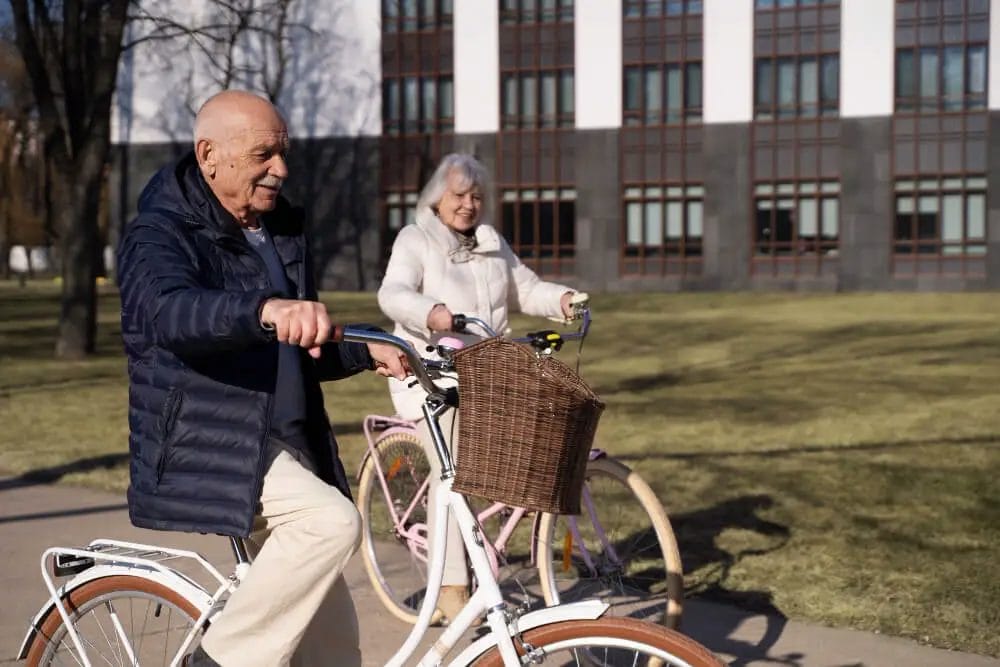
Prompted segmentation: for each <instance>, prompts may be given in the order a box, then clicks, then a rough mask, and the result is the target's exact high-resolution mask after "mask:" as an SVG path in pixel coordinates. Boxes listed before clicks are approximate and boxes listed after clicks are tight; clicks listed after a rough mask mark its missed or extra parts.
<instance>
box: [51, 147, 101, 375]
mask: <svg viewBox="0 0 1000 667" xmlns="http://www.w3.org/2000/svg"><path fill="white" fill-rule="evenodd" d="M82 162H83V163H84V165H87V163H88V162H89V161H87V160H82ZM54 171H55V176H54V178H53V182H52V184H51V186H52V189H51V193H52V195H51V196H52V205H53V208H54V209H55V218H56V220H55V222H56V228H57V229H58V230H59V247H60V256H61V257H60V260H61V275H62V299H61V310H60V317H59V337H58V339H57V340H56V356H58V357H61V358H63V359H80V358H83V357H84V356H86V355H87V354H90V353H91V352H93V351H94V348H95V343H96V340H97V287H96V282H95V281H96V279H97V257H98V254H99V253H98V250H99V249H98V243H97V241H98V230H97V202H98V198H99V194H97V193H100V191H101V178H102V172H101V170H100V169H97V170H96V171H95V170H94V169H93V168H92V167H91V168H90V169H88V168H86V166H84V167H82V168H80V169H78V170H74V171H73V172H72V173H68V170H66V171H63V170H54Z"/></svg>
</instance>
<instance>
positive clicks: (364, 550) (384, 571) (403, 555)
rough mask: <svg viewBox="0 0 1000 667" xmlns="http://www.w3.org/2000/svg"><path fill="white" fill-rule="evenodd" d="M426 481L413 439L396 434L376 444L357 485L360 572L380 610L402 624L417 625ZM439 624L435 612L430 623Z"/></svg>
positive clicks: (423, 582)
mask: <svg viewBox="0 0 1000 667" xmlns="http://www.w3.org/2000/svg"><path fill="white" fill-rule="evenodd" d="M376 459H377V461H378V467H379V468H381V470H382V476H380V475H379V471H378V469H376V466H375V461H376ZM428 475H430V463H429V462H428V461H427V455H426V454H425V453H424V448H423V445H421V444H420V440H419V438H417V436H416V434H414V433H406V432H395V433H389V434H388V435H385V436H384V437H382V438H381V439H380V440H378V441H377V442H376V443H375V452H374V454H373V457H372V458H369V459H368V460H367V461H366V462H365V466H364V468H363V469H362V471H361V481H360V482H359V485H358V508H359V509H360V510H361V520H362V525H363V529H362V532H361V556H362V560H363V561H364V564H365V570H366V571H367V572H368V578H369V579H370V580H371V582H372V587H373V588H374V589H375V593H376V595H377V596H378V598H379V600H381V601H382V604H384V605H385V608H386V609H388V610H389V611H390V612H391V613H392V615H393V616H395V617H396V618H398V619H399V620H401V621H404V622H406V623H416V622H417V615H418V613H419V611H420V605H421V604H422V603H423V600H424V597H425V595H426V591H427V560H428V556H429V554H428V543H429V542H428V535H427V493H426V488H424V486H423V484H424V480H426V479H427V477H428ZM383 479H384V481H385V490H384V489H383V487H382V481H383ZM386 490H387V491H388V495H387V493H386ZM439 618H440V613H439V612H437V611H435V614H434V617H433V619H432V620H433V621H437V620H438V619H439Z"/></svg>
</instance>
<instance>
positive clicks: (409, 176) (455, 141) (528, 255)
mask: <svg viewBox="0 0 1000 667" xmlns="http://www.w3.org/2000/svg"><path fill="white" fill-rule="evenodd" d="M313 4H314V5H324V4H330V9H329V12H330V13H329V15H328V16H327V17H326V18H327V19H328V20H329V23H328V24H327V25H336V30H337V31H339V32H338V34H343V35H348V36H350V39H352V40H355V42H353V43H352V45H351V46H348V47H345V46H344V45H343V44H342V43H341V42H342V41H343V40H340V39H333V38H327V39H325V40H323V41H324V43H325V44H327V45H328V46H327V48H328V50H329V48H332V47H329V45H330V44H334V45H336V44H340V46H339V48H340V49H341V50H340V51H339V56H338V54H336V53H333V54H329V53H326V54H321V55H322V56H323V57H325V58H327V59H328V60H327V62H330V63H331V65H333V67H331V68H329V69H325V68H323V67H312V68H308V71H309V72H310V73H311V74H310V75H311V76H312V77H313V79H312V81H313V83H312V87H313V89H316V88H317V86H318V87H319V89H321V91H323V92H320V93H319V94H316V92H315V90H314V92H313V94H312V96H311V97H309V96H303V95H301V94H300V93H299V92H297V91H296V90H295V89H294V86H293V87H292V89H290V90H289V92H288V93H287V95H286V96H285V97H282V96H278V102H279V104H281V105H282V108H283V109H285V108H286V107H291V110H290V111H289V110H287V109H286V113H287V114H288V115H289V118H290V126H291V131H292V134H293V137H294V140H293V158H295V155H296V154H298V155H300V156H302V157H301V158H300V159H296V162H295V163H293V170H295V171H293V173H294V174H295V176H293V179H292V181H291V182H290V184H289V185H290V187H291V190H290V194H291V195H292V196H293V198H298V199H300V200H303V201H305V202H306V205H307V210H308V211H309V212H310V220H311V224H312V236H313V243H314V246H315V247H317V248H318V249H319V250H320V266H323V267H324V269H323V274H324V282H323V284H324V286H325V287H328V288H362V289H371V288H374V287H376V286H377V284H378V280H379V277H380V271H381V269H382V267H383V266H384V261H385V259H386V257H387V255H388V251H389V248H390V247H391V243H392V240H393V238H394V237H395V234H396V232H398V230H399V229H400V228H401V227H402V226H403V225H405V224H408V222H409V221H411V220H412V217H413V205H414V203H415V201H416V197H417V193H418V192H419V189H420V187H421V186H422V184H423V183H424V182H425V181H426V179H427V178H428V177H429V175H430V173H431V171H432V170H433V168H434V166H435V165H436V163H437V161H438V160H439V159H440V157H441V156H442V155H444V154H445V153H447V152H450V151H455V150H461V151H468V152H472V153H475V154H476V155H477V156H478V157H479V158H480V159H481V160H482V161H483V162H484V163H485V164H486V165H487V166H488V168H489V169H490V172H491V173H492V174H493V176H494V184H493V185H494V192H493V193H491V197H490V202H489V203H490V208H491V213H492V218H493V221H494V224H495V225H496V226H497V227H498V228H499V229H500V230H501V231H502V232H503V234H504V235H505V236H506V237H507V239H508V240H509V241H510V243H511V245H512V246H513V248H514V249H515V251H516V252H517V253H518V254H519V255H520V256H521V257H522V258H523V259H524V261H525V262H526V263H528V264H529V265H531V266H533V267H534V268H536V270H538V271H539V272H540V273H542V274H543V275H545V276H549V277H554V278H558V279H560V280H565V281H567V282H571V283H573V284H576V285H580V286H582V287H583V288H585V289H589V290H593V291H625V290H684V289H727V290H728V289H789V290H796V289H820V290H869V289H876V290H883V289H902V290H911V289H930V290H951V289H993V288H997V287H1000V150H998V151H993V150H991V148H992V147H993V146H994V145H997V146H998V147H1000V125H998V123H1000V62H998V60H1000V54H995V53H994V50H993V49H991V48H990V46H991V44H994V43H1000V42H997V38H998V36H1000V11H998V7H995V6H993V7H991V2H990V0H575V1H574V0H499V1H498V2H494V1H491V0H383V1H382V2H381V3H376V2H375V0H366V1H365V2H356V3H345V6H341V7H340V8H339V9H336V8H334V7H333V5H335V4H336V3H319V2H317V3H313ZM992 4H997V3H992ZM307 18H308V17H307ZM321 19H322V17H320V18H319V19H317V18H316V17H312V18H311V19H310V20H313V21H317V20H321ZM321 50H322V49H321ZM136 57H137V58H141V57H142V56H141V55H140V56H136ZM310 57H311V58H312V60H310ZM318 58H320V56H318V55H316V54H315V53H314V54H313V55H312V56H309V55H308V54H303V56H302V60H303V67H305V66H306V65H309V64H310V63H312V64H315V62H316V59H318ZM342 58H346V60H342ZM131 66H132V67H134V68H136V67H138V68H139V69H141V66H139V65H136V64H135V63H132V65H131ZM126 71H127V70H126ZM330 79H334V81H333V82H332V83H331V81H330ZM132 80H133V85H132V86H131V88H126V89H125V92H124V93H122V92H120V94H119V97H120V99H119V103H118V108H119V117H120V118H131V119H133V122H132V126H131V130H130V132H125V133H123V132H120V133H119V138H120V141H119V143H120V146H119V151H118V156H119V162H118V169H117V170H116V173H117V174H118V180H117V181H116V187H117V190H116V191H117V192H120V193H122V194H121V197H120V201H119V216H120V218H121V219H122V220H124V219H127V217H128V215H129V210H130V207H129V205H128V202H129V198H130V197H133V198H134V195H135V194H136V188H137V187H139V186H140V185H139V183H140V181H142V180H144V178H145V177H146V176H148V173H149V171H150V169H151V166H152V165H153V164H155V163H157V161H162V157H163V155H164V152H165V151H166V152H171V151H172V152H175V153H176V152H178V151H179V150H181V149H182V148H183V147H184V145H185V144H184V140H181V141H178V139H177V137H172V138H170V140H168V141H164V140H162V139H161V140H153V141H144V140H143V135H142V132H143V131H146V132H148V130H143V124H142V123H141V122H139V123H136V122H135V120H134V119H135V118H136V117H137V116H141V114H139V113H137V109H140V107H141V106H142V105H141V104H139V102H140V101H141V100H143V99H145V96H146V95H148V93H145V92H143V91H142V90H141V88H142V86H143V85H144V84H142V83H138V84H136V83H134V82H137V81H141V80H143V79H142V77H136V76H133V77H132ZM317 82H318V83H317ZM345 82H346V83H345ZM145 85H148V83H146V84H145ZM208 92H211V90H210V89H209V90H208V91H207V92H203V94H202V95H203V96H204V95H206V94H207V93H208ZM327 96H332V98H333V100H335V101H332V100H331V99H330V98H328V97H327ZM197 97H198V95H197V94H194V95H192V96H191V98H192V99H196V98H197ZM303 100H305V101H303ZM310 103H311V104H313V105H314V106H312V107H310ZM191 107H192V105H190V104H189V105H188V108H189V109H190V108H191ZM159 109H160V112H161V113H162V106H161V107H160V108H159ZM358 109H364V110H367V111H366V112H364V113H361V112H359V111H358ZM181 115H183V114H181ZM188 115H190V112H188ZM345 115H347V116H349V120H348V121H347V122H345V121H344V120H343V117H344V116H345ZM317 119H327V120H324V121H322V122H318V123H317ZM310 123H311V124H310ZM121 126H122V125H121V123H119V127H121ZM181 134H183V133H181ZM185 140H186V141H189V138H185ZM300 174H301V176H300Z"/></svg>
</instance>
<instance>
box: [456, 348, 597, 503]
mask: <svg viewBox="0 0 1000 667" xmlns="http://www.w3.org/2000/svg"><path fill="white" fill-rule="evenodd" d="M454 360H455V368H456V370H457V371H458V385H459V426H458V465H457V466H456V468H457V469H456V474H455V482H454V489H455V490H456V491H459V492H461V493H466V494H471V495H474V496H480V497H483V498H486V499H488V500H492V501H500V502H504V503H506V504H508V505H513V506H516V507H525V508H528V509H532V510H538V511H543V512H552V513H557V514H579V513H580V490H581V488H582V487H583V477H584V473H585V471H586V467H587V456H588V453H589V452H590V446H591V444H592V443H593V441H594V432H595V431H596V430H597V421H598V419H599V418H600V416H601V412H603V410H604V404H603V403H602V402H601V401H600V400H599V399H598V398H597V396H596V395H595V394H594V392H593V391H592V390H591V389H590V387H588V386H587V385H586V384H585V383H584V382H583V380H581V379H580V377H579V376H578V375H577V374H576V373H575V372H573V370H572V369H570V368H569V367H568V366H566V365H565V364H563V363H562V362H560V361H558V360H557V359H553V358H552V357H548V356H545V357H541V358H539V357H538V356H537V355H536V354H535V352H534V351H533V350H532V349H531V348H529V347H528V346H526V345H521V344H518V343H514V342H512V341H510V340H507V339H504V338H490V339H488V340H484V341H482V342H479V343H476V344H475V345H472V346H470V347H467V348H464V349H462V350H459V351H458V352H457V353H456V354H455V357H454Z"/></svg>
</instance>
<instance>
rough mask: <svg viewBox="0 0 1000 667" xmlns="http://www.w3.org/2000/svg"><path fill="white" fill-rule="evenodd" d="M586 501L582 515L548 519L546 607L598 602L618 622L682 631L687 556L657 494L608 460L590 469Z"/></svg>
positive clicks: (542, 556) (541, 544)
mask: <svg viewBox="0 0 1000 667" xmlns="http://www.w3.org/2000/svg"><path fill="white" fill-rule="evenodd" d="M583 493H584V497H583V499H582V502H581V505H582V514H581V515H579V516H575V517H569V516H557V515H553V514H545V515H543V516H542V519H541V521H540V522H539V528H538V570H539V577H540V579H541V584H542V591H543V594H544V596H545V603H546V604H548V605H554V604H559V603H561V602H572V601H574V600H582V599H585V598H592V597H599V598H602V599H605V600H606V601H607V602H609V603H610V604H611V608H610V609H609V610H608V614H610V615H612V616H630V617H633V618H638V619H641V620H646V621H651V622H653V623H658V624H661V625H664V626H666V627H668V628H676V627H677V626H678V625H679V623H680V617H681V611H682V606H683V596H684V575H683V571H682V568H681V556H680V551H679V549H678V548H677V539H676V537H675V536H674V531H673V529H672V528H671V527H670V521H669V520H668V519H667V514H666V511H664V509H663V505H661V504H660V501H659V500H657V498H656V495H655V494H654V493H653V491H652V489H650V488H649V485H648V484H646V482H645V481H643V479H642V478H641V477H640V476H639V475H638V474H636V473H635V472H634V471H632V470H631V469H630V468H629V467H628V466H626V465H624V464H622V463H620V462H619V461H616V460H615V459H612V458H606V457H605V458H599V459H595V460H593V461H590V462H589V463H588V464H587V477H586V482H585V484H584V491H583ZM588 496H589V501H588ZM590 507H593V510H594V513H593V514H591V512H590ZM573 522H575V524H576V526H577V531H576V532H573V530H572V523H573ZM588 561H589V562H588Z"/></svg>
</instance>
